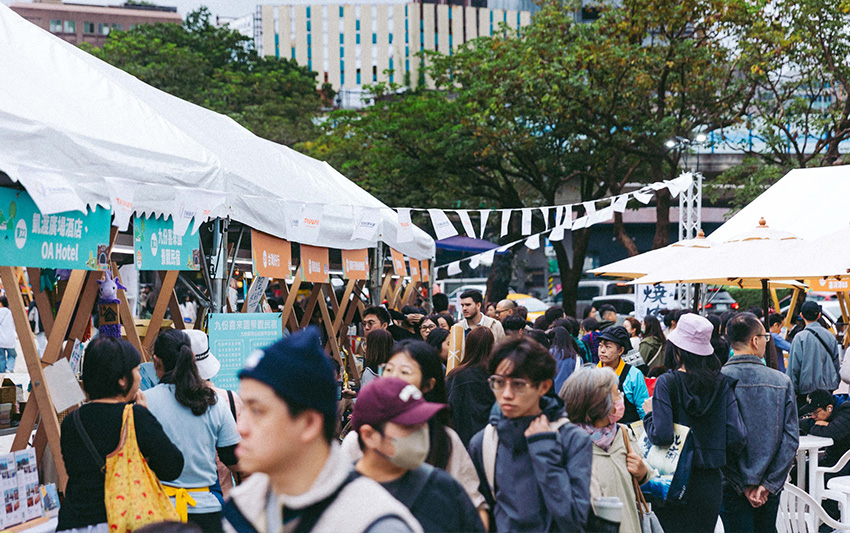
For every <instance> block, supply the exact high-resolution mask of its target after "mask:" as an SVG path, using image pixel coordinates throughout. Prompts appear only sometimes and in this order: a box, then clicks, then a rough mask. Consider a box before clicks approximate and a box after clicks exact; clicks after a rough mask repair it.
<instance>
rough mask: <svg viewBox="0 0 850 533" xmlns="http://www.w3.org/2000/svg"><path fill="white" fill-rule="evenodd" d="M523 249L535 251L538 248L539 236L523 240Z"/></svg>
mask: <svg viewBox="0 0 850 533" xmlns="http://www.w3.org/2000/svg"><path fill="white" fill-rule="evenodd" d="M525 247H526V248H528V249H529V250H536V249H538V248H540V234H539V233H538V234H537V235H532V236H531V237H529V238H527V239H526V240H525Z"/></svg>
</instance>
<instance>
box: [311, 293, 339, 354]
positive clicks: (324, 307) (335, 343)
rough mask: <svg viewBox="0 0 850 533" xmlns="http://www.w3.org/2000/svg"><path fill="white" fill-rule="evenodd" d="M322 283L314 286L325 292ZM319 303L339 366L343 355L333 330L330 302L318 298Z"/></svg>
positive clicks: (332, 352)
mask: <svg viewBox="0 0 850 533" xmlns="http://www.w3.org/2000/svg"><path fill="white" fill-rule="evenodd" d="M321 285H330V283H327V284H324V283H323V284H321ZM321 285H319V284H317V285H316V287H315V288H314V290H315V291H316V292H318V293H320V294H321V293H322V292H323V291H322V286H321ZM317 304H318V306H319V312H320V313H321V314H322V324H323V325H324V328H325V331H326V332H327V334H328V344H329V345H330V348H331V357H333V358H334V359H336V360H337V362H338V363H339V366H340V367H341V366H342V356H340V353H339V342H338V341H337V338H336V334H335V333H334V330H333V322H332V321H331V315H330V313H329V312H328V304H327V302H325V299H324V298H319V299H318V300H317Z"/></svg>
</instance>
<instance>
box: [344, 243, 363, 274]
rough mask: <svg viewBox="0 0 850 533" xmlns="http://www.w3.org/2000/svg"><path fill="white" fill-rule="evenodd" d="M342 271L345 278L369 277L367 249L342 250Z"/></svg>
mask: <svg viewBox="0 0 850 533" xmlns="http://www.w3.org/2000/svg"><path fill="white" fill-rule="evenodd" d="M342 271H343V274H344V275H345V279H358V280H359V279H369V251H368V250H367V249H365V248H363V249H361V250H343V251H342Z"/></svg>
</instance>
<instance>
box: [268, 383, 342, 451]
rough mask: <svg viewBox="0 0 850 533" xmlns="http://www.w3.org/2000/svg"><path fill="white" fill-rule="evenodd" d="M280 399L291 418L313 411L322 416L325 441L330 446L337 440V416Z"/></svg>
mask: <svg viewBox="0 0 850 533" xmlns="http://www.w3.org/2000/svg"><path fill="white" fill-rule="evenodd" d="M278 398H280V399H281V401H282V402H283V403H285V404H286V408H287V409H289V416H291V417H292V418H295V417H297V416H299V415H300V414H301V413H303V412H305V411H308V410H312V411H315V412H317V413H319V414H320V415H321V416H322V435H323V436H324V437H325V441H326V442H327V443H328V444H330V443H332V442H333V440H334V439H335V438H336V426H337V421H336V415H335V414H334V415H333V416H331V415H328V414H327V413H322V412H321V411H316V409H315V408H314V407H305V406H303V405H301V404H298V403H294V402H293V401H292V400H285V399H283V398H281V397H280V395H278Z"/></svg>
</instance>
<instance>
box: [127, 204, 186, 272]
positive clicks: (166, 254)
mask: <svg viewBox="0 0 850 533" xmlns="http://www.w3.org/2000/svg"><path fill="white" fill-rule="evenodd" d="M133 245H134V248H135V252H136V268H137V269H138V270H200V268H201V253H200V239H199V238H198V233H197V232H195V233H191V234H190V233H188V231H187V233H186V235H178V234H177V232H175V231H174V221H173V219H172V218H171V217H170V216H169V217H168V218H165V217H162V218H153V217H138V216H137V217H135V218H134V219H133Z"/></svg>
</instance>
